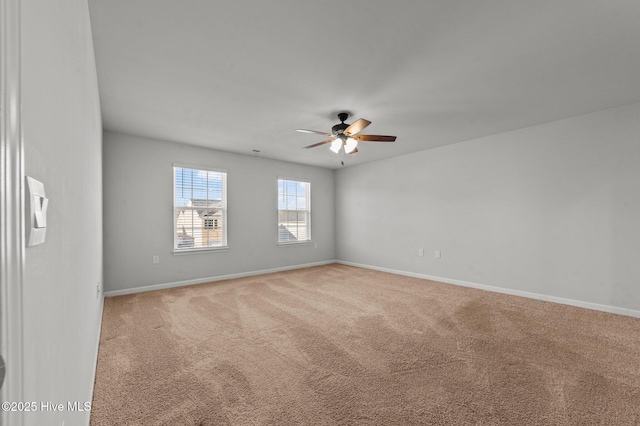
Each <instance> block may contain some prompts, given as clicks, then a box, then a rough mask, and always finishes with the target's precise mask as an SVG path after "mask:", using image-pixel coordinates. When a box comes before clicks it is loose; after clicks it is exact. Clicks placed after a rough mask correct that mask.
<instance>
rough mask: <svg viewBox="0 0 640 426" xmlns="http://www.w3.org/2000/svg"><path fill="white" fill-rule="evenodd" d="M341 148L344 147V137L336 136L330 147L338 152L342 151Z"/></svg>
mask: <svg viewBox="0 0 640 426" xmlns="http://www.w3.org/2000/svg"><path fill="white" fill-rule="evenodd" d="M340 148H342V139H340V138H336V140H334V141H333V142H331V147H330V148H329V149H330V150H331V151H333V152H335V153H336V154H337V153H339V152H340Z"/></svg>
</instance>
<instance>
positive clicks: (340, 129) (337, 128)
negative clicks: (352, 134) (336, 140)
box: [331, 123, 349, 136]
mask: <svg viewBox="0 0 640 426" xmlns="http://www.w3.org/2000/svg"><path fill="white" fill-rule="evenodd" d="M347 127H349V125H348V124H346V123H340V124H336V125H335V126H333V127H332V128H331V132H332V133H333V134H334V135H336V136H338V135H341V134H343V133H344V130H345V129H346V128H347Z"/></svg>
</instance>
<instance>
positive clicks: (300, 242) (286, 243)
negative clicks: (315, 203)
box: [276, 176, 313, 247]
mask: <svg viewBox="0 0 640 426" xmlns="http://www.w3.org/2000/svg"><path fill="white" fill-rule="evenodd" d="M281 180H283V181H291V182H300V183H305V184H307V185H308V188H307V197H306V208H305V210H301V211H305V212H306V213H307V215H306V217H307V223H306V228H307V229H306V232H307V239H305V240H297V241H280V208H279V203H280V194H279V192H278V185H279V183H280V181H281ZM276 201H277V203H276V208H277V210H276V211H277V213H276V219H277V228H276V241H277V243H278V246H281V247H284V246H292V245H305V244H311V243H313V240H312V239H311V238H312V236H311V180H310V179H304V178H292V177H286V176H278V179H277V180H276Z"/></svg>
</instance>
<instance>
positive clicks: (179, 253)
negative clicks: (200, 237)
mask: <svg viewBox="0 0 640 426" xmlns="http://www.w3.org/2000/svg"><path fill="white" fill-rule="evenodd" d="M227 250H229V246H221V247H203V248H196V249H183V250H173V255H174V256H183V255H186V254H202V253H210V252H215V251H227Z"/></svg>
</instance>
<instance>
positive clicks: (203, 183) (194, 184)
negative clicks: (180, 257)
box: [173, 166, 227, 251]
mask: <svg viewBox="0 0 640 426" xmlns="http://www.w3.org/2000/svg"><path fill="white" fill-rule="evenodd" d="M173 177H174V203H173V206H174V227H175V229H174V250H175V251H189V250H197V249H207V248H216V247H218V248H219V247H226V246H227V173H226V172H224V171H220V170H203V169H195V168H188V167H180V166H174V167H173Z"/></svg>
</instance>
